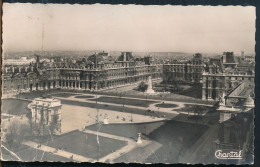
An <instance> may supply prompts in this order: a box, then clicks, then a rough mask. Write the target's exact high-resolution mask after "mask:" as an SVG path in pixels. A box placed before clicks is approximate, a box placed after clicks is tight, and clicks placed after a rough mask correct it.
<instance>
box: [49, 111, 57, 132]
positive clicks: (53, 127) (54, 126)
mask: <svg viewBox="0 0 260 167" xmlns="http://www.w3.org/2000/svg"><path fill="white" fill-rule="evenodd" d="M58 119H59V118H58V115H53V117H52V121H51V123H50V126H49V127H50V131H51V133H52V134H53V133H54V132H55V130H58Z"/></svg>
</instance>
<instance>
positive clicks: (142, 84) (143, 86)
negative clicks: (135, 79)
mask: <svg viewBox="0 0 260 167" xmlns="http://www.w3.org/2000/svg"><path fill="white" fill-rule="evenodd" d="M147 88H148V85H147V84H146V83H145V82H141V83H140V84H139V85H138V91H142V92H144V91H146V90H147Z"/></svg>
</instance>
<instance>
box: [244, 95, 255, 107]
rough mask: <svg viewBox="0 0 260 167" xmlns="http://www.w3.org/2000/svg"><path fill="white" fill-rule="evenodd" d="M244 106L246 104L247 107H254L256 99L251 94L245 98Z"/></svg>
mask: <svg viewBox="0 0 260 167" xmlns="http://www.w3.org/2000/svg"><path fill="white" fill-rule="evenodd" d="M244 106H245V107H250V108H253V107H254V106H255V102H254V99H253V98H252V97H250V95H249V96H248V98H247V99H246V100H245V103H244Z"/></svg>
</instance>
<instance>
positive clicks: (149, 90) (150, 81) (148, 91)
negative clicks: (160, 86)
mask: <svg viewBox="0 0 260 167" xmlns="http://www.w3.org/2000/svg"><path fill="white" fill-rule="evenodd" d="M145 93H147V94H153V93H155V92H154V90H153V85H152V77H151V76H149V77H148V87H147V89H146V91H145Z"/></svg>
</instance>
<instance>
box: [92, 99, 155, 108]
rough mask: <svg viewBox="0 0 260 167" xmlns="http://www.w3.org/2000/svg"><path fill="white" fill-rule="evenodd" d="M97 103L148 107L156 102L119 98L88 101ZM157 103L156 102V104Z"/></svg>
mask: <svg viewBox="0 0 260 167" xmlns="http://www.w3.org/2000/svg"><path fill="white" fill-rule="evenodd" d="M90 100H93V101H96V100H97V101H98V102H106V103H116V104H122V105H123V104H125V105H132V106H140V107H149V105H150V104H153V103H156V101H149V100H138V99H127V98H119V97H113V98H111V97H105V96H104V97H99V98H97V99H90ZM157 103H158V102H157Z"/></svg>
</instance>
